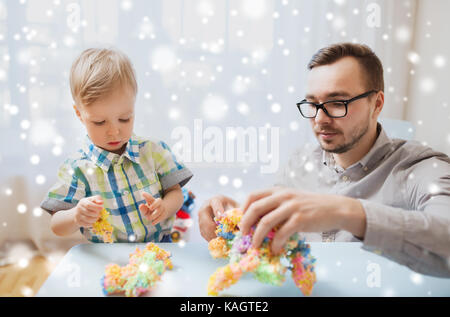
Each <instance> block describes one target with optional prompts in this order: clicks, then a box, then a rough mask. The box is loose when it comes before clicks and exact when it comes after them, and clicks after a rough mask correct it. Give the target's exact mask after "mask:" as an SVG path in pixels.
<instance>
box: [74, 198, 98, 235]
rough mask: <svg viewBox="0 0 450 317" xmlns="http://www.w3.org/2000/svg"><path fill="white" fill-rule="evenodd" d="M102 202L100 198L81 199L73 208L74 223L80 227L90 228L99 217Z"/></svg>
mask: <svg viewBox="0 0 450 317" xmlns="http://www.w3.org/2000/svg"><path fill="white" fill-rule="evenodd" d="M102 209H103V200H102V198H101V197H100V196H93V197H86V198H83V199H81V200H80V201H79V202H78V204H77V207H76V208H75V223H76V224H77V225H78V226H80V227H85V228H90V227H92V225H93V224H94V223H95V222H96V221H97V219H98V218H99V217H100V212H101V211H102Z"/></svg>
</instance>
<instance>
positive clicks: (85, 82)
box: [70, 48, 137, 106]
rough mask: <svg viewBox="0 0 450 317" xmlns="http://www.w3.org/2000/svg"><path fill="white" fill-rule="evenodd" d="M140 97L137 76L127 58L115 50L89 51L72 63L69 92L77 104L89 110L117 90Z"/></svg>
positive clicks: (100, 49)
mask: <svg viewBox="0 0 450 317" xmlns="http://www.w3.org/2000/svg"><path fill="white" fill-rule="evenodd" d="M124 86H128V87H130V88H132V89H133V91H134V93H135V94H136V93H137V83H136V75H135V72H134V69H133V65H132V64H131V62H130V60H129V59H128V57H127V56H126V55H125V54H123V53H122V52H120V51H118V50H115V49H106V48H90V49H87V50H85V51H84V52H82V53H81V54H80V56H78V58H77V59H76V60H75V61H74V62H73V64H72V68H71V70H70V90H71V92H72V97H73V99H74V101H75V103H76V104H81V105H84V106H88V105H90V104H92V103H94V102H95V101H96V100H98V99H99V98H100V97H102V96H107V95H108V94H109V93H111V92H112V90H114V89H115V88H117V87H124Z"/></svg>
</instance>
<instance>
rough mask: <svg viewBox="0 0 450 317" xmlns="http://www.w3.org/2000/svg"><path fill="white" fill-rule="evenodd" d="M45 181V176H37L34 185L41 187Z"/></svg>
mask: <svg viewBox="0 0 450 317" xmlns="http://www.w3.org/2000/svg"><path fill="white" fill-rule="evenodd" d="M45 181H46V179H45V176H44V175H38V176H36V184H38V185H42V184H44V183H45Z"/></svg>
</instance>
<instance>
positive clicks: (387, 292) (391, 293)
mask: <svg viewBox="0 0 450 317" xmlns="http://www.w3.org/2000/svg"><path fill="white" fill-rule="evenodd" d="M394 295H395V291H394V290H393V289H392V288H387V289H385V290H384V291H383V296H385V297H392V296H394Z"/></svg>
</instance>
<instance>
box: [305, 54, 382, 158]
mask: <svg viewBox="0 0 450 317" xmlns="http://www.w3.org/2000/svg"><path fill="white" fill-rule="evenodd" d="M367 90H368V89H367V87H366V85H365V81H364V77H363V74H362V71H361V69H360V65H359V64H358V62H357V60H356V59H355V58H353V57H344V58H342V59H340V60H338V61H337V62H335V63H333V64H330V65H323V66H318V67H314V68H313V69H312V70H311V71H310V72H309V74H308V81H307V86H306V97H305V98H306V100H307V101H312V102H315V103H322V102H326V101H329V100H348V99H351V98H353V97H355V96H358V95H360V94H362V93H365V92H366V91H367ZM374 96H375V94H373V95H370V96H369V97H372V98H369V97H367V98H362V99H358V100H356V101H354V102H351V103H350V104H349V105H348V112H347V115H346V116H345V117H343V118H330V117H328V116H327V115H326V114H325V113H324V112H323V110H321V109H320V110H319V111H318V113H317V116H316V118H312V119H310V123H311V127H312V129H313V132H314V133H315V135H316V137H317V139H318V141H319V144H320V146H321V148H322V149H323V150H324V151H327V152H331V153H345V152H347V151H348V150H350V149H352V148H353V147H355V146H357V145H358V142H359V141H360V140H361V138H363V136H364V135H365V134H366V133H367V131H368V129H369V124H370V120H371V119H370V117H371V111H370V107H369V105H370V104H371V103H373V104H374V103H375V100H376V98H375V97H374ZM371 107H372V108H373V107H374V105H371Z"/></svg>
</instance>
